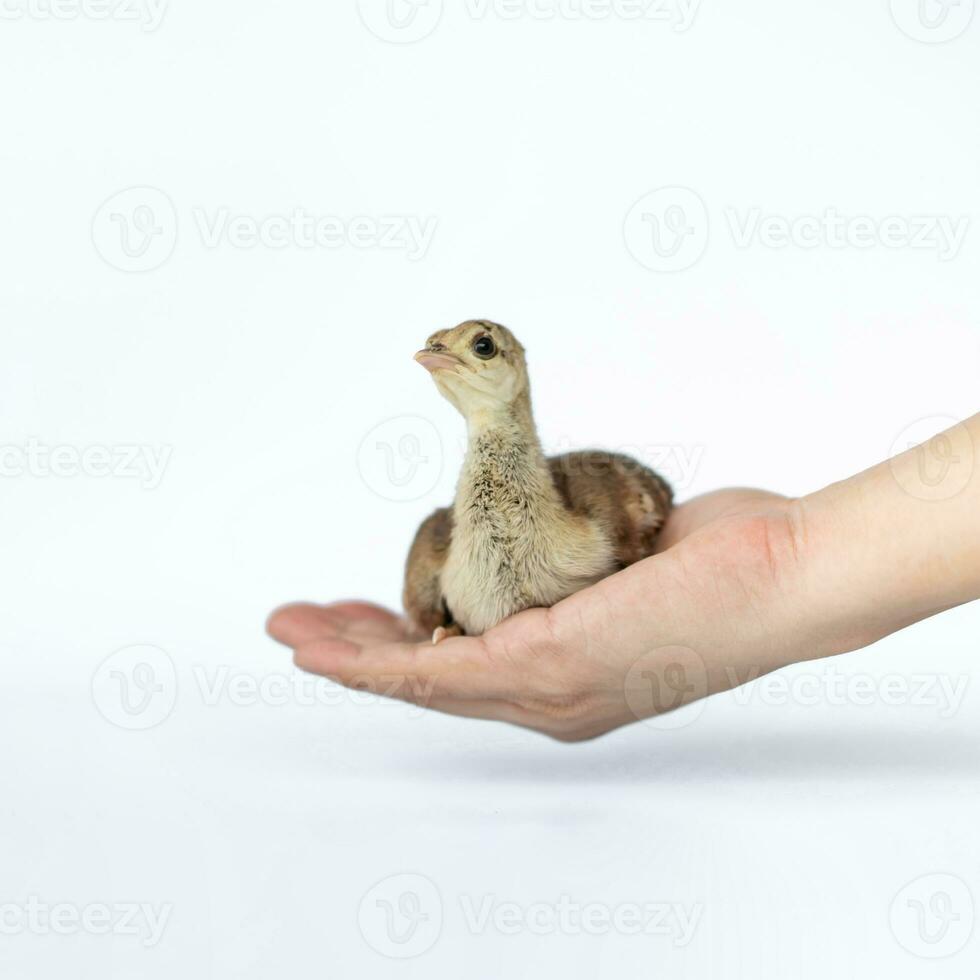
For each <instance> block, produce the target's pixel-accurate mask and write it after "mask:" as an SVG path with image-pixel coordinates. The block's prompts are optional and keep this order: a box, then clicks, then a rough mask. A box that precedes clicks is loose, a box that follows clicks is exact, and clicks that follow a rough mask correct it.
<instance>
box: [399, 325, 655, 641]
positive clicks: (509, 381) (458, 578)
mask: <svg viewBox="0 0 980 980" xmlns="http://www.w3.org/2000/svg"><path fill="white" fill-rule="evenodd" d="M415 360H416V361H417V362H418V363H419V364H421V365H422V366H423V367H424V368H425V369H426V370H428V371H429V373H430V374H431V376H432V380H433V381H434V383H435V386H436V388H437V389H438V391H439V393H440V394H441V395H442V396H443V397H444V398H446V399H447V400H448V401H449V402H450V404H452V405H453V406H454V407H455V408H456V409H457V410H458V411H459V412H460V413H461V414H462V416H463V417H464V419H465V420H466V425H467V449H466V455H465V459H464V461H463V465H462V470H461V473H460V476H459V481H458V484H457V487H456V494H455V499H454V500H453V503H452V505H451V506H450V507H441V508H439V509H437V510H436V511H435V512H434V513H432V514H431V515H430V516H429V517H427V518H426V519H425V520H424V521H423V522H422V524H421V526H420V527H419V529H418V531H417V533H416V535H415V538H414V540H413V542H412V545H411V548H410V549H409V554H408V560H407V562H406V566H405V585H404V591H403V596H402V599H403V604H404V607H405V611H406V614H407V616H408V619H409V622H410V624H411V625H412V627H413V630H414V632H416V633H417V634H419V635H424V636H431V638H432V643H433V644H438V643H440V642H442V641H443V640H445V639H447V638H448V637H452V636H460V635H466V636H479V635H482V634H483V633H485V632H487V631H488V630H489V629H491V628H492V627H494V626H496V625H497V624H498V623H500V622H501V621H502V620H504V619H506V618H507V617H509V616H512V615H514V614H515V613H518V612H521V611H522V610H525V609H529V608H534V607H550V606H553V605H555V604H556V603H557V602H559V601H560V600H562V599H564V598H566V597H567V596H569V595H572V594H573V593H575V592H578V591H579V590H581V589H584V588H587V587H588V586H590V585H593V584H595V583H596V582H598V581H600V580H601V579H603V578H605V577H607V576H609V575H612V574H613V573H615V572H617V571H619V570H621V569H623V568H625V567H627V566H628V565H631V564H633V563H634V562H637V561H639V560H641V559H642V558H646V557H648V556H649V555H651V554H652V553H653V551H654V548H655V544H656V541H657V536H658V534H659V532H660V530H661V528H662V527H663V525H664V522H665V521H666V519H667V516H668V514H669V513H670V510H671V507H672V503H673V492H672V490H671V487H670V485H669V484H668V483H667V482H666V481H665V480H664V479H663V478H662V477H661V476H659V475H658V474H657V473H655V472H653V471H652V470H650V469H648V468H647V467H645V466H643V465H642V464H641V463H639V462H638V461H637V460H635V459H633V458H632V457H630V456H626V455H622V454H619V453H613V452H606V451H603V450H585V451H579V452H571V453H565V454H563V455H559V456H552V457H550V458H549V457H546V456H545V454H544V451H543V449H542V447H541V442H540V440H539V438H538V433H537V429H536V426H535V422H534V416H533V413H532V407H531V391H530V381H529V377H528V369H527V358H526V353H525V350H524V348H523V347H522V346H521V344H520V342H519V341H518V340H517V338H516V337H515V336H514V334H513V333H511V331H510V330H509V329H508V328H507V327H504V326H502V325H501V324H499V323H494V322H492V321H490V320H467V321H465V322H463V323H461V324H459V325H458V326H456V327H453V328H451V329H447V330H439V331H437V332H436V333H433V334H432V335H431V336H430V337H429V338H428V340H427V341H426V344H425V347H424V348H423V349H422V350H420V351H418V353H416V354H415Z"/></svg>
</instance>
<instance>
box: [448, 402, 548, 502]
mask: <svg viewBox="0 0 980 980" xmlns="http://www.w3.org/2000/svg"><path fill="white" fill-rule="evenodd" d="M466 423H467V429H468V434H469V435H468V447H467V452H466V460H465V462H464V464H463V470H462V474H461V476H460V483H459V488H458V490H457V494H456V511H457V515H456V516H457V520H462V521H468V520H475V521H482V520H484V519H487V518H490V517H492V516H493V515H497V516H499V514H500V512H501V511H502V510H506V511H510V512H513V511H514V509H515V508H516V509H518V510H521V511H524V512H525V513H528V514H530V515H539V516H540V515H545V514H554V513H556V512H558V511H560V510H561V507H562V505H561V501H560V498H559V496H558V491H557V489H556V488H555V484H554V481H553V480H552V477H551V471H550V470H549V468H548V463H547V460H546V459H545V456H544V453H543V452H542V449H541V443H540V441H539V439H538V433H537V429H536V427H535V425H534V415H533V413H532V411H531V399H530V396H529V395H528V394H527V393H526V392H524V393H522V394H521V395H520V396H519V397H518V398H517V400H516V401H514V402H512V403H511V404H509V405H506V406H499V407H496V406H495V407H494V408H492V409H480V410H479V411H477V412H471V413H470V414H468V415H467V419H466Z"/></svg>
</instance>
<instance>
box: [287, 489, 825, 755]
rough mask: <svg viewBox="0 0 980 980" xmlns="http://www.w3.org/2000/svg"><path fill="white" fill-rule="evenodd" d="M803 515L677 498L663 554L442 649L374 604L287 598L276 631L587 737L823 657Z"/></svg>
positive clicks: (318, 669) (301, 651) (331, 671)
mask: <svg viewBox="0 0 980 980" xmlns="http://www.w3.org/2000/svg"><path fill="white" fill-rule="evenodd" d="M801 521H802V518H801V513H800V511H799V507H798V503H797V502H795V501H790V500H787V499H786V498H783V497H779V496H776V495H774V494H769V493H765V492H763V491H757V490H726V491H719V492H717V493H713V494H708V495H706V496H704V497H700V498H697V499H695V500H693V501H691V502H690V503H687V504H684V505H682V506H680V507H678V508H676V510H675V511H674V512H673V513H672V515H671V517H670V519H669V521H668V524H667V526H666V527H665V528H664V531H663V532H662V535H661V545H660V548H661V551H660V553H659V554H657V555H655V556H653V557H651V558H647V559H645V560H643V561H641V562H638V563H637V564H635V565H633V566H631V567H629V568H627V569H625V570H624V571H622V572H619V573H618V574H616V575H613V576H610V577H609V578H607V579H604V580H603V581H601V582H599V583H598V584H596V585H594V586H592V587H591V588H589V589H585V590H583V591H582V592H579V593H576V594H575V595H572V596H570V597H569V598H567V599H565V600H563V601H562V602H560V603H558V604H557V605H556V606H554V607H552V608H551V609H530V610H527V611H525V612H522V613H520V614H518V615H516V616H513V617H511V618H510V619H508V620H505V621H504V622H502V623H500V624H499V625H498V626H496V627H495V628H494V629H492V630H490V631H489V632H487V633H486V634H484V635H483V636H481V637H459V638H453V639H447V640H444V641H443V642H441V643H440V644H439V645H438V646H433V645H432V644H431V642H429V641H428V640H427V639H424V638H422V637H418V636H412V635H411V634H410V632H409V627H408V624H407V622H406V620H405V619H403V618H402V617H400V616H397V615H395V614H394V613H392V612H389V611H387V610H385V609H382V608H380V607H378V606H374V605H371V604H368V603H362V602H341V603H334V604H331V605H326V606H318V605H312V604H298V605H292V606H286V607H284V608H282V609H279V610H277V611H276V612H274V613H273V614H272V616H271V617H270V619H269V623H268V630H269V633H270V634H271V635H272V636H273V637H274V638H275V639H276V640H278V641H279V642H281V643H283V644H285V645H287V646H290V647H292V648H293V650H294V659H295V662H296V664H297V666H299V667H300V668H302V669H304V670H307V671H310V672H311V673H315V674H321V675H324V676H327V677H330V678H332V679H334V680H336V681H338V682H340V683H342V684H345V685H347V686H350V687H357V688H367V689H370V690H372V691H375V692H377V693H386V694H390V695H392V696H395V697H399V698H403V699H405V700H409V701H412V702H415V703H418V704H422V705H424V706H426V707H429V708H432V709H435V710H438V711H444V712H448V713H450V714H455V715H462V716H465V717H471V718H484V719H493V720H498V721H507V722H511V723H513V724H517V725H522V726H524V727H527V728H531V729H534V730H536V731H539V732H543V733H545V734H547V735H550V736H552V737H554V738H557V739H560V740H562V741H579V740H582V739H587V738H592V737H595V736H598V735H602V734H604V733H606V732H609V731H611V730H613V729H615V728H618V727H620V726H621V725H624V724H628V723H630V722H633V721H637V720H638V719H641V718H643V717H647V716H649V715H653V714H657V713H660V712H662V711H664V710H670V709H672V708H675V707H679V706H680V705H682V704H685V703H688V702H690V701H692V700H695V699H696V698H698V697H703V696H705V695H707V694H710V693H714V692H716V691H720V690H724V689H726V688H729V687H732V686H734V685H736V684H738V683H744V682H745V681H748V680H752V679H754V678H755V677H757V676H759V675H760V674H762V673H766V672H768V671H769V670H773V669H775V668H777V667H780V666H784V665H785V664H787V663H791V662H793V661H794V660H796V659H805V658H806V656H807V655H808V654H812V655H817V654H816V653H812V650H811V649H809V647H808V644H811V643H812V644H819V640H820V637H819V636H818V635H816V633H819V629H818V630H817V631H816V633H814V632H812V631H810V630H809V629H808V624H810V623H815V624H817V626H818V627H819V625H820V624H819V620H817V619H816V618H815V617H814V616H813V615H812V612H813V611H812V610H809V609H807V608H806V605H805V603H803V602H801V597H800V590H799V589H798V588H796V585H797V584H798V582H799V580H800V571H801V566H802V560H803V556H802V554H801V549H802V547H803V541H804V540H805V534H804V533H803V530H802V523H801Z"/></svg>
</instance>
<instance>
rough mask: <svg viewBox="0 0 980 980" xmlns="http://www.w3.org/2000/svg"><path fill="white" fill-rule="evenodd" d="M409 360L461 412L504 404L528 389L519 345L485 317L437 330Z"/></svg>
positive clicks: (503, 406) (494, 408) (492, 409)
mask: <svg viewBox="0 0 980 980" xmlns="http://www.w3.org/2000/svg"><path fill="white" fill-rule="evenodd" d="M415 360H416V361H418V362H419V364H421V365H422V367H424V368H425V369H426V370H427V371H428V372H429V373H430V374H431V375H432V380H433V381H435V383H436V387H437V388H438V389H439V391H440V393H441V394H442V395H443V396H444V397H445V398H446V399H448V400H449V401H450V402H452V404H453V405H455V406H456V408H457V409H459V411H460V412H461V413H462V414H463V415H464V416H466V417H467V418H469V417H470V416H472V415H474V414H475V413H478V412H496V411H500V410H501V409H506V408H508V407H509V406H512V405H513V404H514V403H515V402H517V401H518V400H519V399H521V398H522V397H524V396H526V394H527V391H528V380H527V365H526V363H525V360H524V348H523V347H521V345H520V343H519V342H518V340H517V338H516V337H515V336H514V335H513V334H512V333H511V332H510V331H509V330H508V329H507V328H506V327H502V326H500V324H499V323H491V322H490V321H489V320H467V321H466V322H465V323H461V324H460V325H459V326H458V327H453V328H452V329H451V330H439V331H438V332H437V333H434V334H433V335H432V336H431V337H429V339H428V340H427V341H426V343H425V347H424V348H423V349H422V350H420V351H419V352H418V353H417V354H416V355H415Z"/></svg>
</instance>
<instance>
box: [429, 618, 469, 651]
mask: <svg viewBox="0 0 980 980" xmlns="http://www.w3.org/2000/svg"><path fill="white" fill-rule="evenodd" d="M462 635H463V631H462V629H461V628H460V627H459V626H457V625H456V624H455V623H453V625H452V626H437V627H436V628H435V630H433V632H432V645H433V646H435V645H436V644H437V643H441V642H442V641H443V640H448V639H449V637H451V636H462Z"/></svg>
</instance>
